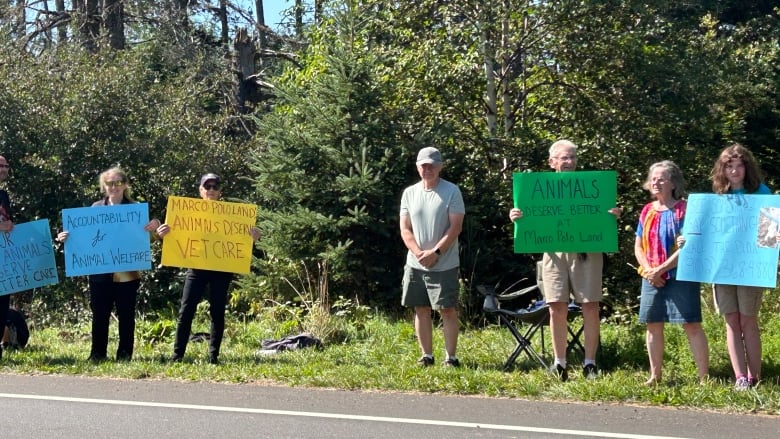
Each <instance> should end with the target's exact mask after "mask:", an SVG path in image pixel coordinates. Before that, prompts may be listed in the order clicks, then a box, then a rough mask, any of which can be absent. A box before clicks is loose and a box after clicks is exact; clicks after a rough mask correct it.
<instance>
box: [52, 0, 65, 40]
mask: <svg viewBox="0 0 780 439" xmlns="http://www.w3.org/2000/svg"><path fill="white" fill-rule="evenodd" d="M54 8H55V9H56V10H57V15H59V16H62V15H64V14H65V0H54ZM67 41H68V25H67V24H65V23H62V24H60V25H58V26H57V44H63V43H66V42H67Z"/></svg>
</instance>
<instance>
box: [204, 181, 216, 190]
mask: <svg viewBox="0 0 780 439" xmlns="http://www.w3.org/2000/svg"><path fill="white" fill-rule="evenodd" d="M203 189H206V190H207V191H210V190H215V191H218V190H219V183H206V184H204V185H203Z"/></svg>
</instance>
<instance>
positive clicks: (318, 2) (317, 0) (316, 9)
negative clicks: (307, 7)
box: [314, 0, 323, 24]
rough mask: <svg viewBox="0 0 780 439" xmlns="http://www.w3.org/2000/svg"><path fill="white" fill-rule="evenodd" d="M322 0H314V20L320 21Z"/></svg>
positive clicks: (318, 22)
mask: <svg viewBox="0 0 780 439" xmlns="http://www.w3.org/2000/svg"><path fill="white" fill-rule="evenodd" d="M322 2H323V0H314V22H315V23H317V24H320V23H322Z"/></svg>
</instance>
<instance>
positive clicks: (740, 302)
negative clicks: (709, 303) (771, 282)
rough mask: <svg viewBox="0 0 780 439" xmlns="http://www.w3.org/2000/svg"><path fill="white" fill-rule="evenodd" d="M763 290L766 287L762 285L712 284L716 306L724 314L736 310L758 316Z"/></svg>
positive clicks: (743, 313)
mask: <svg viewBox="0 0 780 439" xmlns="http://www.w3.org/2000/svg"><path fill="white" fill-rule="evenodd" d="M763 292H764V289H763V288H761V287H745V286H737V285H717V284H716V285H713V286H712V298H713V300H714V301H715V308H717V309H718V314H720V315H722V316H725V315H726V314H731V313H735V312H738V313H740V314H742V315H746V316H751V317H755V316H757V315H758V310H759V308H761V300H762V297H761V296H762V294H763Z"/></svg>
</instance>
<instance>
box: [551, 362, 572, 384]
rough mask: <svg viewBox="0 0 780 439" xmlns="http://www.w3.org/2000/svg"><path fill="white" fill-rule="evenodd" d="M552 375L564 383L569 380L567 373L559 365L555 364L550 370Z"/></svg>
mask: <svg viewBox="0 0 780 439" xmlns="http://www.w3.org/2000/svg"><path fill="white" fill-rule="evenodd" d="M552 373H554V374H555V375H557V376H558V379H560V380H561V381H562V382H566V381H568V379H569V372H568V371H566V368H565V367H563V366H561V365H560V364H556V365H555V366H553V368H552Z"/></svg>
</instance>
